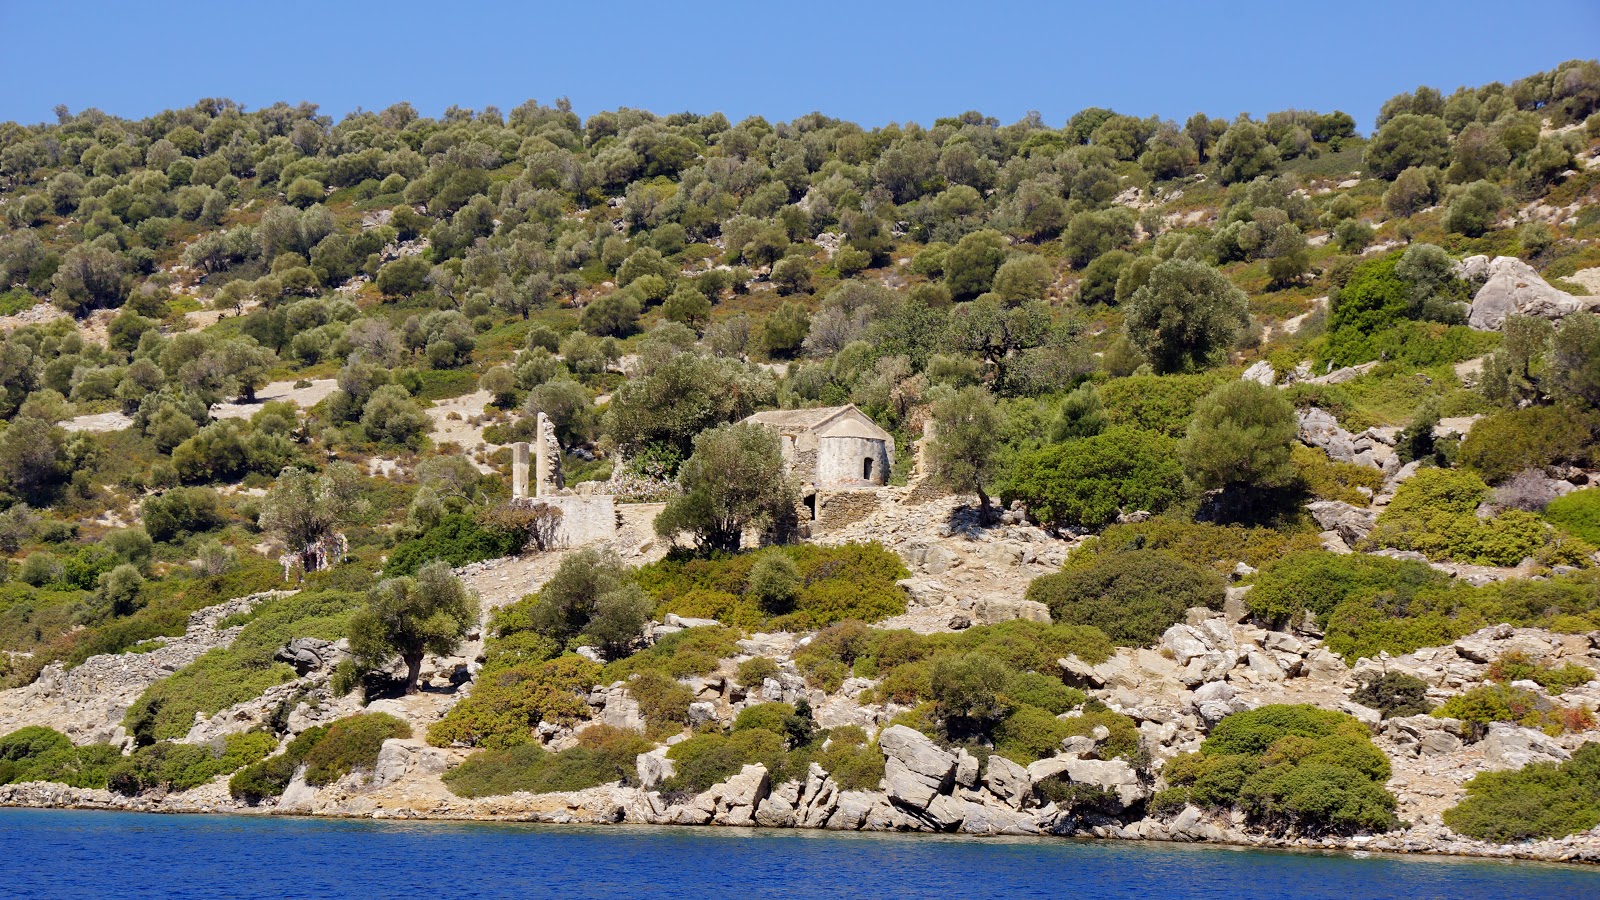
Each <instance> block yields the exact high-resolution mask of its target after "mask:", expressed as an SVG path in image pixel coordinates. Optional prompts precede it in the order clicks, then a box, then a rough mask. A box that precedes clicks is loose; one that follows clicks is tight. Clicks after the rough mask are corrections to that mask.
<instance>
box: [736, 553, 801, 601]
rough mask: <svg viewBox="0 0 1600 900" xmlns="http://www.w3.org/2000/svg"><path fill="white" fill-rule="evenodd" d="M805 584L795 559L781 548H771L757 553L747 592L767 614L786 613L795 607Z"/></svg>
mask: <svg viewBox="0 0 1600 900" xmlns="http://www.w3.org/2000/svg"><path fill="white" fill-rule="evenodd" d="M803 585H804V582H802V581H801V580H800V567H799V566H797V565H795V561H794V559H793V558H792V557H790V556H789V555H788V554H786V553H784V552H783V551H782V550H777V549H768V550H764V551H762V552H761V553H758V554H756V561H755V563H754V564H753V565H751V566H750V580H749V583H748V586H747V587H746V588H745V594H746V595H747V596H749V597H751V598H752V599H754V600H755V602H756V605H757V606H759V607H760V608H761V609H762V610H763V611H765V612H767V613H768V614H770V615H783V614H784V613H787V612H790V611H792V610H793V609H794V604H795V601H797V600H798V599H799V598H800V589H801V587H802V586H803Z"/></svg>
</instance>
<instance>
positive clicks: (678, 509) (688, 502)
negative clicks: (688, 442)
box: [655, 423, 799, 551]
mask: <svg viewBox="0 0 1600 900" xmlns="http://www.w3.org/2000/svg"><path fill="white" fill-rule="evenodd" d="M678 485H679V487H680V488H681V490H682V494H681V495H679V496H676V497H673V498H672V499H671V500H668V501H667V505H666V508H665V509H663V510H662V511H661V513H660V514H659V515H657V516H656V521H655V529H656V533H657V534H658V535H660V536H661V537H663V538H667V539H668V540H671V539H673V538H675V537H676V536H677V535H679V534H680V533H684V532H688V533H690V534H692V535H694V538H695V541H696V545H697V546H698V547H699V548H700V549H701V550H702V551H715V550H725V551H731V550H737V549H739V540H740V536H741V535H742V534H743V532H744V530H745V529H746V528H749V527H757V528H760V529H762V530H764V531H767V532H770V533H771V534H773V535H774V536H775V537H776V538H778V540H780V541H783V540H786V539H787V538H788V537H789V536H790V534H791V533H792V531H793V530H794V528H795V525H796V514H795V506H796V505H797V503H798V499H799V498H798V495H797V493H796V491H795V488H794V485H793V484H791V483H790V481H789V473H788V467H787V466H786V465H785V463H784V460H783V454H782V452H781V450H780V449H779V446H778V437H777V435H776V434H775V433H773V432H772V431H771V430H770V429H768V428H767V427H765V426H763V425H759V424H755V423H739V424H735V425H726V426H722V427H720V428H713V429H710V430H708V431H704V432H701V433H700V434H698V435H696V436H695V438H694V452H693V454H692V455H690V457H689V459H688V460H687V461H685V462H684V464H683V467H682V468H681V469H679V471H678Z"/></svg>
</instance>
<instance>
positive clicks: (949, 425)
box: [927, 385, 1000, 517]
mask: <svg viewBox="0 0 1600 900" xmlns="http://www.w3.org/2000/svg"><path fill="white" fill-rule="evenodd" d="M933 427H934V438H933V443H932V445H931V446H929V447H928V448H927V452H928V462H929V464H930V466H931V467H932V470H933V475H934V477H935V478H937V479H938V480H939V481H940V482H942V483H943V484H944V485H946V486H947V487H949V488H951V489H952V490H957V491H972V492H973V493H976V494H977V495H978V508H979V510H980V511H981V513H982V515H983V516H985V517H988V516H989V514H990V505H991V503H990V499H989V494H988V491H987V488H988V487H989V486H990V485H991V484H992V483H993V482H994V480H995V477H996V475H997V474H998V472H999V468H1000V411H999V410H998V409H997V408H996V407H995V402H994V397H992V396H990V394H989V392H988V390H986V389H985V388H982V387H979V386H976V385H974V386H969V387H964V388H962V389H961V390H959V391H956V392H955V393H953V394H950V395H948V396H946V397H945V398H944V399H942V400H940V401H939V402H937V403H935V404H934V406H933Z"/></svg>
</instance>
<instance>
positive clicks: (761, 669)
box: [733, 656, 778, 690]
mask: <svg viewBox="0 0 1600 900" xmlns="http://www.w3.org/2000/svg"><path fill="white" fill-rule="evenodd" d="M733 677H734V680H735V681H737V682H739V684H741V685H744V686H745V687H746V688H749V689H751V690H755V689H756V688H759V687H761V685H762V684H763V683H764V682H766V680H767V679H768V678H777V677H778V664H777V663H776V662H774V661H773V659H772V657H770V656H752V657H750V658H749V659H747V660H745V661H744V662H742V663H740V664H739V669H738V671H737V672H736V673H735V674H734V676H733Z"/></svg>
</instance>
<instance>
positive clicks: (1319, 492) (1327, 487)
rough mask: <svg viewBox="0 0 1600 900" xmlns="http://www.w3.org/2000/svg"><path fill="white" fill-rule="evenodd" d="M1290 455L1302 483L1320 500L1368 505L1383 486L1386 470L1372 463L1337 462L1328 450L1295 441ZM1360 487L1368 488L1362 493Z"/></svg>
mask: <svg viewBox="0 0 1600 900" xmlns="http://www.w3.org/2000/svg"><path fill="white" fill-rule="evenodd" d="M1290 458H1291V459H1292V460H1293V461H1294V466H1295V469H1296V470H1297V472H1298V473H1299V478H1300V483H1301V484H1303V485H1304V486H1305V489H1306V491H1307V492H1308V493H1310V494H1311V496H1313V497H1316V498H1317V499H1318V500H1339V501H1342V502H1344V503H1349V504H1351V505H1353V506H1366V505H1367V504H1368V502H1369V501H1371V499H1372V495H1373V494H1375V493H1377V492H1378V491H1379V490H1380V489H1381V488H1382V487H1383V473H1382V472H1381V471H1379V470H1377V469H1374V468H1372V467H1371V466H1362V465H1357V464H1355V463H1346V462H1336V461H1334V460H1332V459H1329V458H1328V455H1327V454H1326V453H1323V452H1322V451H1321V450H1317V449H1315V448H1312V447H1307V446H1305V445H1304V444H1295V445H1294V447H1293V448H1292V450H1291V451H1290ZM1357 488H1366V489H1367V491H1368V492H1369V493H1362V492H1361V491H1359V490H1357Z"/></svg>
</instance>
